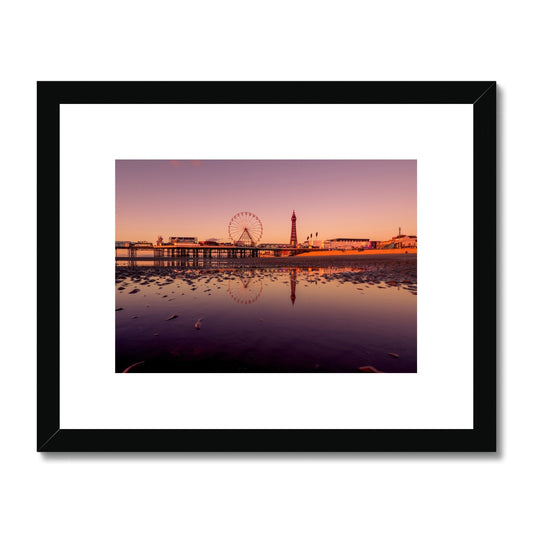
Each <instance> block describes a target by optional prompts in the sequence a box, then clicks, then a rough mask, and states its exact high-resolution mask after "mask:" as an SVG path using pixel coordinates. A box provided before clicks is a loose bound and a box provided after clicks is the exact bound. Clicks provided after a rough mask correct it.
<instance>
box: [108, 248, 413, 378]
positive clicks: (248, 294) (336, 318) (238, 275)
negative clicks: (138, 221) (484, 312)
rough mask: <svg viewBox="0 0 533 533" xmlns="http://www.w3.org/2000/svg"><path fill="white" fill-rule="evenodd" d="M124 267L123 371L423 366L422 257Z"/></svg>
mask: <svg viewBox="0 0 533 533" xmlns="http://www.w3.org/2000/svg"><path fill="white" fill-rule="evenodd" d="M121 263H122V262H121ZM125 263H126V264H125V265H124V266H120V265H118V266H117V268H116V280H115V281H116V313H115V315H116V372H128V373H135V372H416V299H417V298H416V295H417V281H416V279H417V277H416V254H390V253H389V254H364V253H359V252H357V253H355V254H339V255H328V256H324V255H321V256H316V255H311V254H310V255H307V254H302V255H297V256H290V257H278V258H275V257H263V258H242V259H225V260H221V261H207V262H203V261H200V262H195V261H188V262H187V261H164V262H161V263H164V264H165V265H166V266H165V265H163V264H160V265H157V266H155V265H150V263H149V262H146V261H142V262H139V263H128V262H125Z"/></svg>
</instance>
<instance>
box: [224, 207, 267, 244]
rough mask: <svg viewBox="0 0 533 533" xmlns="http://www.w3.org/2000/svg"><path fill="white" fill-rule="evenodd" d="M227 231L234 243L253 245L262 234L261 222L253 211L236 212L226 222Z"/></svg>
mask: <svg viewBox="0 0 533 533" xmlns="http://www.w3.org/2000/svg"><path fill="white" fill-rule="evenodd" d="M228 233H229V237H230V239H231V240H232V241H233V243H234V244H245V245H248V246H255V245H256V244H257V243H258V242H259V240H260V239H261V237H262V236H263V224H261V221H260V220H259V218H258V217H257V216H256V215H254V214H253V213H249V212H248V211H242V212H241V213H237V214H236V215H235V216H234V217H233V218H232V219H231V220H230V221H229V224H228Z"/></svg>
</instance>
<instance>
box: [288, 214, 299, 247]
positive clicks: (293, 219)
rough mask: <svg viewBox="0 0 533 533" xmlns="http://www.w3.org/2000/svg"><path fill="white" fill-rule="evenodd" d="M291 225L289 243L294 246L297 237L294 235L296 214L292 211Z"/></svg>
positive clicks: (296, 243)
mask: <svg viewBox="0 0 533 533" xmlns="http://www.w3.org/2000/svg"><path fill="white" fill-rule="evenodd" d="M291 221H292V227H291V242H290V245H291V246H292V247H294V248H296V246H298V238H297V237H296V215H295V214H294V211H293V212H292V217H291Z"/></svg>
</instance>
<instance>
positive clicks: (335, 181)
mask: <svg viewBox="0 0 533 533" xmlns="http://www.w3.org/2000/svg"><path fill="white" fill-rule="evenodd" d="M115 168H116V240H131V241H138V240H146V241H149V242H155V241H156V239H157V236H158V235H162V236H163V238H164V240H165V241H166V240H167V239H168V238H169V237H170V236H185V237H189V236H192V237H198V238H199V239H200V240H203V239H209V238H218V239H221V240H222V241H229V237H228V223H229V221H230V219H231V217H232V216H233V215H235V214H236V213H238V212H240V211H251V212H252V213H254V214H255V215H257V216H258V217H259V218H260V219H261V222H262V224H263V237H262V239H261V242H262V243H288V242H289V239H290V232H291V215H292V211H293V210H294V211H295V212H296V217H297V222H296V224H297V231H298V241H299V242H302V241H304V240H305V238H306V237H307V236H308V235H309V234H310V233H311V232H313V234H315V233H316V232H318V238H319V239H330V238H336V237H348V238H369V239H371V240H386V239H390V238H391V237H392V236H393V235H396V234H397V233H398V227H400V226H401V228H402V233H405V234H408V235H416V233H417V228H416V161H415V160H377V161H371V160H356V161H350V160H201V161H192V160H174V161H169V160H146V161H143V160H117V161H116V165H115Z"/></svg>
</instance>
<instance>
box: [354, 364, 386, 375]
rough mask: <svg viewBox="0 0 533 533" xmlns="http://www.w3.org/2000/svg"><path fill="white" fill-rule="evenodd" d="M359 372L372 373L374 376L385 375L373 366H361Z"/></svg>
mask: <svg viewBox="0 0 533 533" xmlns="http://www.w3.org/2000/svg"><path fill="white" fill-rule="evenodd" d="M359 370H360V371H361V372H370V373H374V374H383V373H384V372H382V371H381V370H377V369H376V368H374V367H373V366H361V367H359Z"/></svg>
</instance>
